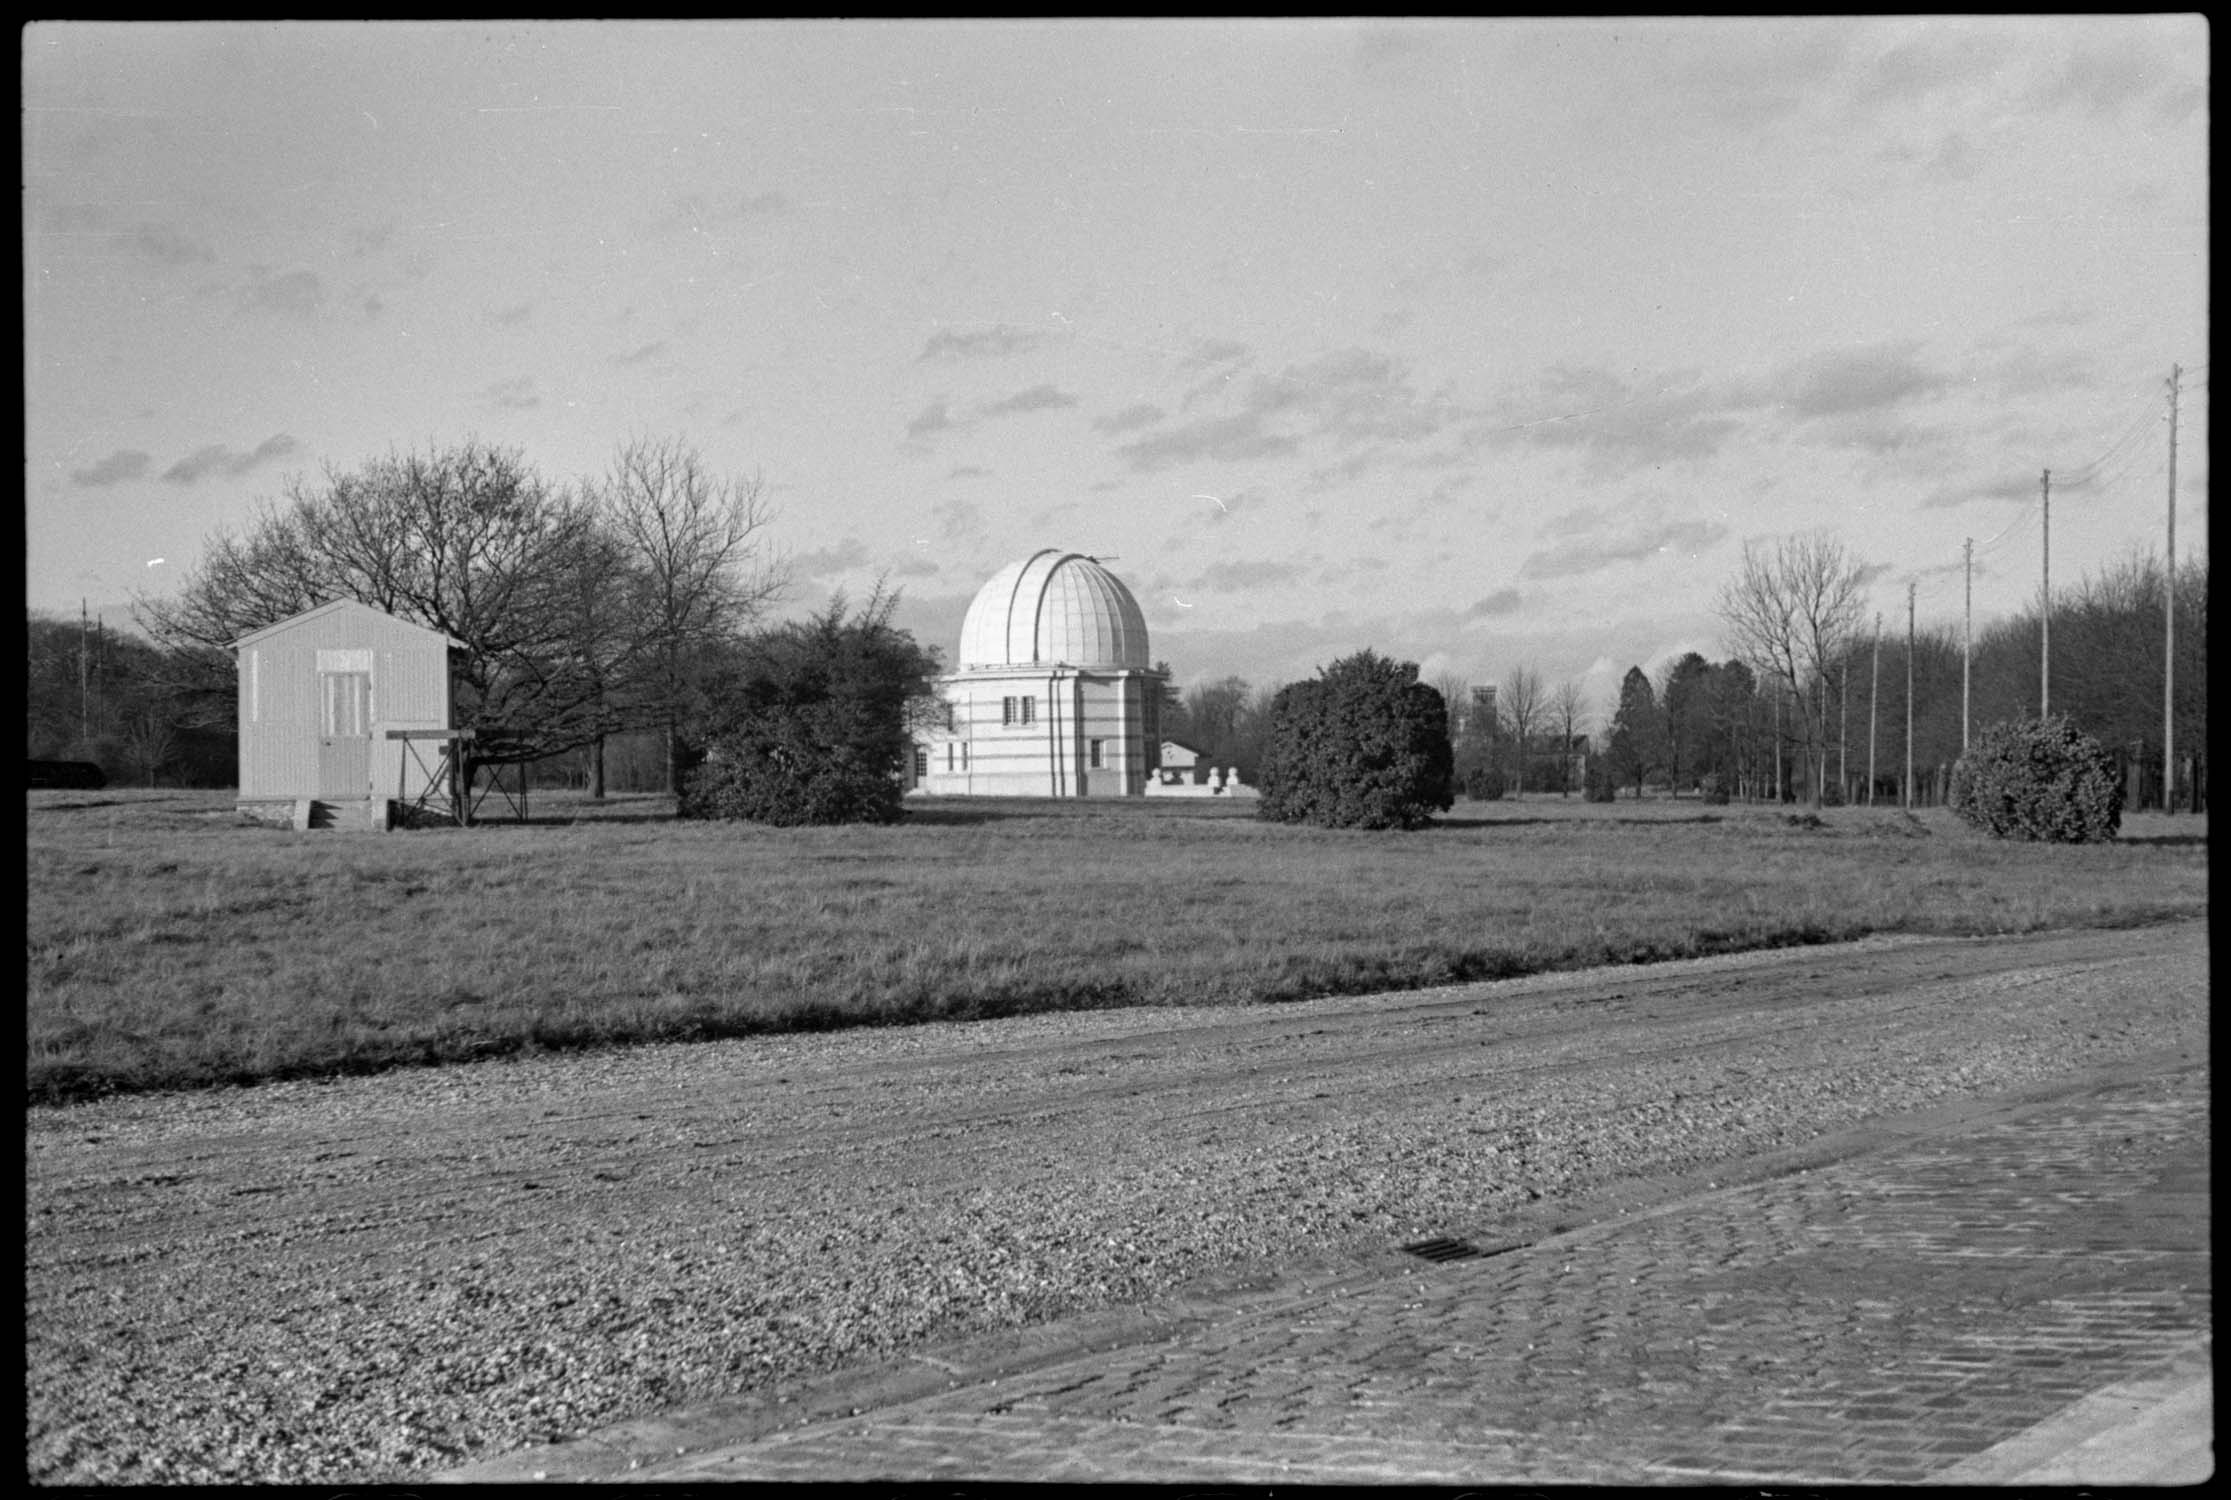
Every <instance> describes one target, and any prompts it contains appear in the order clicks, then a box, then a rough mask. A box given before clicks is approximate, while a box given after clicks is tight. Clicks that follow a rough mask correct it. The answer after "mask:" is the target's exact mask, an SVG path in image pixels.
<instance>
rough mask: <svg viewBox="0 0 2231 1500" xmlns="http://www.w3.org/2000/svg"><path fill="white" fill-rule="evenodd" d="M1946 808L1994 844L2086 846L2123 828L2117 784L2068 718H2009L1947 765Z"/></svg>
mask: <svg viewBox="0 0 2231 1500" xmlns="http://www.w3.org/2000/svg"><path fill="white" fill-rule="evenodd" d="M1950 803H1951V807H1952V811H1953V812H1954V813H1956V814H1958V816H1959V817H1960V819H1961V821H1962V822H1965V823H1967V824H1969V825H1971V826H1972V827H1975V828H1980V829H1982V830H1983V831H1984V832H1985V833H1988V834H1990V835H1991V836H1992V837H1994V838H2002V839H2028V840H2032V841H2034V842H2039V843H2049V844H2089V843H2096V842H2100V841H2103V840H2106V839H2111V838H2113V837H2114V836H2115V833H2116V830H2118V829H2119V828H2121V827H2122V821H2123V784H2122V778H2121V777H2119V776H2117V775H2116V774H2115V763H2114V761H2112V760H2111V759H2109V758H2108V755H2107V752H2106V751H2104V750H2102V749H2101V748H2100V747H2099V742H2098V741H2097V740H2095V739H2093V738H2092V737H2091V736H2090V735H2087V734H2084V733H2082V732H2080V731H2079V730H2078V729H2077V728H2076V726H2075V725H2074V724H2072V723H2071V722H2069V720H2068V719H2067V718H2065V717H2059V716H2056V717H2054V718H2049V719H2008V720H2006V721H2004V722H2002V723H1998V724H1993V725H1991V726H1990V727H1989V728H1987V729H1985V730H1984V731H1983V732H1982V733H1981V734H1979V735H1977V736H1976V739H1975V743H1974V744H1973V745H1971V746H1970V747H1969V748H1968V753H1967V754H1965V755H1963V756H1961V757H1960V759H1959V761H1958V763H1957V764H1955V765H1954V766H1953V768H1952V793H1951V798H1950Z"/></svg>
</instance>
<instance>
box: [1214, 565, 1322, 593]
mask: <svg viewBox="0 0 2231 1500" xmlns="http://www.w3.org/2000/svg"><path fill="white" fill-rule="evenodd" d="M1301 573H1302V570H1301V569H1300V568H1298V567H1296V566H1295V565H1294V564H1292V563H1282V562H1223V563H1217V564H1215V565H1214V566H1212V567H1210V568H1208V569H1206V570H1205V571H1203V572H1202V573H1200V574H1199V575H1198V576H1196V577H1195V578H1194V579H1193V581H1192V582H1191V583H1190V584H1188V585H1187V587H1189V588H1194V589H1202V590H1214V591H1215V592H1217V593H1239V592H1242V591H1243V590H1246V589H1256V588H1269V587H1272V586H1274V585H1277V584H1281V583H1292V582H1293V581H1294V580H1295V579H1296V578H1299V577H1300V576H1301Z"/></svg>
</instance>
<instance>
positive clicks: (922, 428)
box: [906, 401, 953, 438]
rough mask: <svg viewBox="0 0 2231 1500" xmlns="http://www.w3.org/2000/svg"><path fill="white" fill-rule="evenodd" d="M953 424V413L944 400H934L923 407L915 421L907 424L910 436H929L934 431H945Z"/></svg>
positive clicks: (907, 433) (907, 432)
mask: <svg viewBox="0 0 2231 1500" xmlns="http://www.w3.org/2000/svg"><path fill="white" fill-rule="evenodd" d="M952 425H953V414H952V412H951V411H950V410H948V409H947V408H946V405H945V403H944V402H943V401H932V402H931V403H930V404H929V405H927V406H925V407H923V408H922V410H921V413H920V414H919V415H917V416H916V417H915V418H914V420H913V421H911V422H909V423H907V424H906V435H907V436H908V437H910V438H918V437H928V436H929V435H930V434H931V433H933V432H943V431H944V430H945V429H946V428H948V427H951V426H952Z"/></svg>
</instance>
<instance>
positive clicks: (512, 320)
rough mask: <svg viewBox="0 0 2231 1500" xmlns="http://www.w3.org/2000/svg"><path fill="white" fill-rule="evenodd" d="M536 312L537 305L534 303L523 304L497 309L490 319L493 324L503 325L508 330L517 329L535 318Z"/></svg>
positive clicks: (490, 315) (489, 316)
mask: <svg viewBox="0 0 2231 1500" xmlns="http://www.w3.org/2000/svg"><path fill="white" fill-rule="evenodd" d="M534 310H535V305H534V304H533V303H532V302H521V303H518V304H516V305H514V306H511V307H499V308H497V309H496V310H495V311H494V312H492V313H490V314H489V315H488V319H489V321H490V322H492V323H501V324H502V325H503V326H504V327H506V328H517V327H518V326H519V325H520V324H521V323H524V322H526V321H527V319H529V318H531V317H533V316H534Z"/></svg>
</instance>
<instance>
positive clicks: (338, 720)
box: [318, 672, 372, 739]
mask: <svg viewBox="0 0 2231 1500" xmlns="http://www.w3.org/2000/svg"><path fill="white" fill-rule="evenodd" d="M318 677H319V679H320V685H321V686H323V687H324V689H325V693H324V698H325V732H326V735H327V737H328V738H333V739H339V738H344V737H345V738H350V739H363V738H365V737H366V736H368V735H369V734H371V732H372V725H371V719H372V677H371V674H370V673H368V672H320V673H319V674H318Z"/></svg>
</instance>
